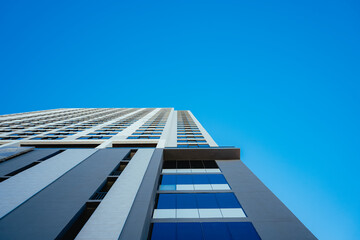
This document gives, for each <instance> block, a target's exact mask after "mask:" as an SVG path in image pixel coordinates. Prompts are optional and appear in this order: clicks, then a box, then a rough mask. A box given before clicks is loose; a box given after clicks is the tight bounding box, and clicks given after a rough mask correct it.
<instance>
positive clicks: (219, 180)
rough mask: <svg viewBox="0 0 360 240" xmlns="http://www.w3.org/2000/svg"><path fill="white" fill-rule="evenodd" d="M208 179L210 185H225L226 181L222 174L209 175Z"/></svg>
mask: <svg viewBox="0 0 360 240" xmlns="http://www.w3.org/2000/svg"><path fill="white" fill-rule="evenodd" d="M208 178H209V181H210V183H211V184H227V181H226V179H225V177H224V175H222V174H209V175H208Z"/></svg>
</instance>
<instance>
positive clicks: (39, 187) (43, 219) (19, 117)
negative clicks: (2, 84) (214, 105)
mask: <svg viewBox="0 0 360 240" xmlns="http://www.w3.org/2000/svg"><path fill="white" fill-rule="evenodd" d="M0 180H1V182H0V239H91V240H94V239H106V240H108V239H109V240H110V239H114V240H115V239H122V240H123V239H124V240H128V239H152V240H160V239H161V240H162V239H176V240H182V239H186V240H192V239H194V240H200V239H202V240H210V239H223V240H227V239H233V240H234V239H263V240H266V239H276V240H280V239H287V240H288V239H316V238H315V237H314V236H313V235H312V233H311V232H310V231H309V230H308V229H307V228H306V227H305V226H304V225H303V224H302V223H301V222H300V221H299V220H298V219H297V218H296V217H295V216H294V215H293V214H292V213H291V212H290V211H289V210H288V209H287V208H286V206H285V205H284V204H283V203H281V201H280V200H279V199H278V198H276V196H275V195H274V194H272V193H271V191H270V190H269V189H268V188H266V186H265V185H264V184H263V183H261V182H260V180H259V179H258V178H257V177H256V176H255V175H254V174H253V173H252V172H251V171H250V170H249V169H248V168H247V167H246V166H245V165H244V164H243V162H242V161H241V160H240V149H239V148H236V147H222V146H218V145H217V144H216V142H215V141H214V140H213V139H212V138H211V136H210V135H209V134H208V132H207V131H206V130H205V129H204V127H203V126H202V125H201V124H200V123H199V121H198V120H197V119H196V118H195V117H194V115H193V114H192V113H191V112H190V111H175V110H174V109H172V108H85V109H80V108H72V109H55V110H46V111H37V112H29V113H19V114H9V115H3V116H0Z"/></svg>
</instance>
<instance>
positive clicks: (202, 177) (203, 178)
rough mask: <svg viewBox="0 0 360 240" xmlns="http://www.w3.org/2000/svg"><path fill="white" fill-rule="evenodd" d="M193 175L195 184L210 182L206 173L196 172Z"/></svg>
mask: <svg viewBox="0 0 360 240" xmlns="http://www.w3.org/2000/svg"><path fill="white" fill-rule="evenodd" d="M192 176H193V180H194V184H210V182H209V178H208V177H207V175H206V174H196V175H192Z"/></svg>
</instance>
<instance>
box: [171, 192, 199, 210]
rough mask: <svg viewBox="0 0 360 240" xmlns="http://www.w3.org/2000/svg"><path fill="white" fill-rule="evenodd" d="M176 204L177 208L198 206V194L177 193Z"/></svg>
mask: <svg viewBox="0 0 360 240" xmlns="http://www.w3.org/2000/svg"><path fill="white" fill-rule="evenodd" d="M176 195H177V197H176V200H177V201H176V205H177V208H184V209H188V208H197V205H196V194H176Z"/></svg>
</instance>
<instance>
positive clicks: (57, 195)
mask: <svg viewBox="0 0 360 240" xmlns="http://www.w3.org/2000/svg"><path fill="white" fill-rule="evenodd" d="M128 152H129V149H101V150H98V151H97V152H95V153H94V154H93V155H91V156H90V157H88V158H87V159H85V160H84V161H83V162H82V163H80V164H79V165H78V166H76V167H75V168H73V169H71V170H70V171H69V172H68V173H66V174H65V175H63V176H62V177H61V178H59V179H58V180H57V181H55V182H54V183H52V184H50V185H49V186H48V187H46V188H45V189H44V190H42V191H41V192H39V193H38V194H36V195H35V196H34V197H32V198H31V199H30V200H28V201H27V202H25V203H24V204H22V205H21V206H20V207H19V208H17V209H15V210H14V211H13V212H11V213H10V214H9V215H7V216H6V217H4V218H3V219H2V220H1V221H0V239H55V238H56V236H57V235H58V234H59V233H60V232H61V231H62V230H63V228H64V227H65V226H66V225H67V224H68V223H69V222H70V221H71V219H72V218H73V216H75V214H76V213H77V212H78V211H79V210H80V209H81V207H82V206H83V205H84V204H85V202H86V201H87V200H88V199H89V198H90V197H91V195H92V194H93V193H94V192H95V191H96V190H97V188H98V187H99V186H100V185H101V184H102V182H103V181H104V180H105V179H106V178H107V176H108V175H109V174H110V173H111V171H112V170H113V169H114V168H115V167H116V166H117V164H119V162H120V160H121V159H123V158H124V156H125V155H126V154H127V153H128Z"/></svg>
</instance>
